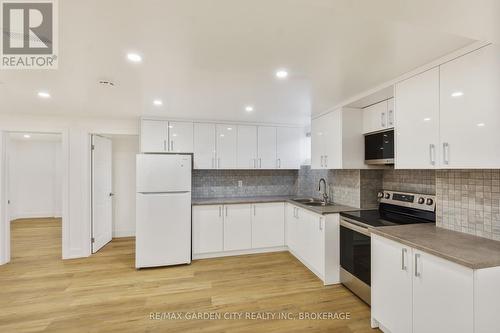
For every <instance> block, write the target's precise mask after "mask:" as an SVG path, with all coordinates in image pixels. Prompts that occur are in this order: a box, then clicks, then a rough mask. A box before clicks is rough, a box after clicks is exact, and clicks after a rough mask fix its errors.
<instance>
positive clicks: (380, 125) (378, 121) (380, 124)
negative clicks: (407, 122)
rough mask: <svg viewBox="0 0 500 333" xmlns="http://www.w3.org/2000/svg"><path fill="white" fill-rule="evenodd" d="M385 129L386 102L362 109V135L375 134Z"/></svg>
mask: <svg viewBox="0 0 500 333" xmlns="http://www.w3.org/2000/svg"><path fill="white" fill-rule="evenodd" d="M387 127H388V114H387V101H383V102H380V103H377V104H373V105H371V106H369V107H367V108H364V109H363V133H371V132H377V131H381V130H384V129H386V128H387Z"/></svg>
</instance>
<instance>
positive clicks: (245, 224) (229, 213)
mask: <svg viewBox="0 0 500 333" xmlns="http://www.w3.org/2000/svg"><path fill="white" fill-rule="evenodd" d="M250 208H251V207H250V205H226V206H224V251H233V250H246V249H251V248H252V217H251V210H250Z"/></svg>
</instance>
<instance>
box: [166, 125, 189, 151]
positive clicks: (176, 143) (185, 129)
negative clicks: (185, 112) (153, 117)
mask: <svg viewBox="0 0 500 333" xmlns="http://www.w3.org/2000/svg"><path fill="white" fill-rule="evenodd" d="M168 132H169V137H170V144H169V145H170V147H169V152H172V153H192V152H193V123H191V122H175V121H170V122H169V123H168Z"/></svg>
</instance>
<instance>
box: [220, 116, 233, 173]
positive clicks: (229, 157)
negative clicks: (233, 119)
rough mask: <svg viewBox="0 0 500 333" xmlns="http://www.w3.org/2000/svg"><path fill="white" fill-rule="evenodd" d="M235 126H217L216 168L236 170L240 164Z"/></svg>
mask: <svg viewBox="0 0 500 333" xmlns="http://www.w3.org/2000/svg"><path fill="white" fill-rule="evenodd" d="M237 133H238V132H237V129H236V127H235V126H234V125H228V124H217V125H216V138H217V144H216V152H217V159H216V167H217V169H236V166H237V164H238V162H237V159H238V156H237V154H238V153H237V152H238V135H237Z"/></svg>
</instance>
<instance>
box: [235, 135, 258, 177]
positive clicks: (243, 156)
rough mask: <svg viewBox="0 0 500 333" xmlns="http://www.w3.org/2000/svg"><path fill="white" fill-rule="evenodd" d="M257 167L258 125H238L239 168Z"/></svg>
mask: <svg viewBox="0 0 500 333" xmlns="http://www.w3.org/2000/svg"><path fill="white" fill-rule="evenodd" d="M256 168H257V126H244V125H238V169H256Z"/></svg>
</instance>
